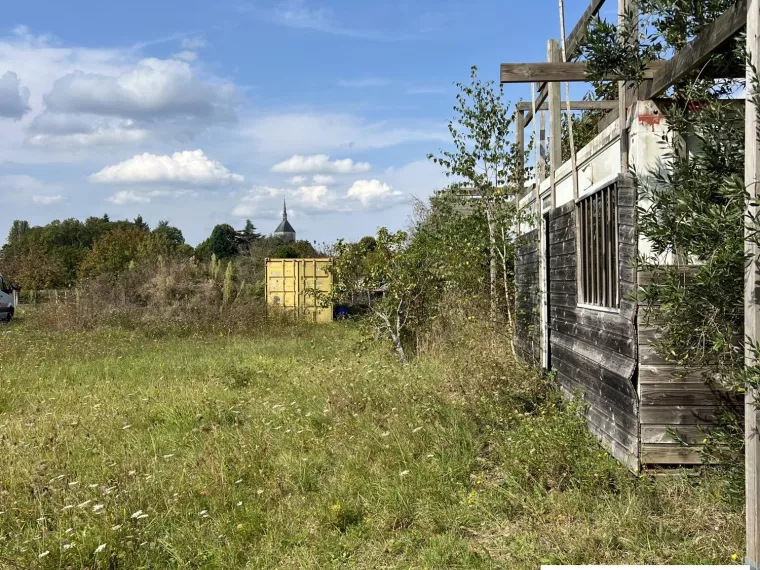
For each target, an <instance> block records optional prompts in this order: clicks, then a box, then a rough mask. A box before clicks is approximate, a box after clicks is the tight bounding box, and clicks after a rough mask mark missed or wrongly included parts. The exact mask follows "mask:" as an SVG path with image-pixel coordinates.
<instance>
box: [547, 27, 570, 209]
mask: <svg viewBox="0 0 760 570" xmlns="http://www.w3.org/2000/svg"><path fill="white" fill-rule="evenodd" d="M546 55H547V58H548V60H549V62H551V63H552V64H553V63H554V62H557V61H559V60H560V59H561V58H562V56H561V55H560V50H559V42H558V41H557V40H549V41H548V43H547V44H546ZM563 65H566V64H563ZM547 89H548V91H549V178H550V179H551V198H552V209H554V208H556V207H557V188H556V179H555V176H554V172H555V171H556V170H557V169H558V168H559V167H560V166H561V165H562V110H561V108H560V107H561V97H560V91H559V83H556V82H553V83H549V86H548V88H547Z"/></svg>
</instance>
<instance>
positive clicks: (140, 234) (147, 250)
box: [80, 226, 171, 277]
mask: <svg viewBox="0 0 760 570" xmlns="http://www.w3.org/2000/svg"><path fill="white" fill-rule="evenodd" d="M170 254H171V244H170V243H169V242H168V241H167V239H166V237H165V236H163V235H161V234H154V233H149V232H146V231H144V230H141V229H139V228H138V227H136V226H132V227H124V228H117V229H115V230H112V231H110V232H108V233H106V234H105V235H103V237H102V238H100V239H99V240H98V241H97V242H95V244H94V245H93V248H92V250H91V251H90V253H89V254H88V255H87V257H86V258H85V259H84V261H83V262H82V265H81V268H80V274H81V275H82V276H83V277H95V276H98V275H102V274H104V273H113V274H117V273H120V272H122V271H124V270H125V269H127V268H128V267H129V265H130V263H131V262H140V261H144V260H148V259H158V258H159V257H164V258H166V257H168V256H169V255H170Z"/></svg>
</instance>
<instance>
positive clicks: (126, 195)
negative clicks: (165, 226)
mask: <svg viewBox="0 0 760 570" xmlns="http://www.w3.org/2000/svg"><path fill="white" fill-rule="evenodd" d="M107 200H108V201H109V202H111V203H112V204H116V205H117V206H123V205H125V204H147V203H149V202H150V198H148V197H147V196H143V195H141V194H137V193H136V192H135V191H134V190H119V191H118V192H117V193H116V194H114V195H113V196H109V197H108V198H107Z"/></svg>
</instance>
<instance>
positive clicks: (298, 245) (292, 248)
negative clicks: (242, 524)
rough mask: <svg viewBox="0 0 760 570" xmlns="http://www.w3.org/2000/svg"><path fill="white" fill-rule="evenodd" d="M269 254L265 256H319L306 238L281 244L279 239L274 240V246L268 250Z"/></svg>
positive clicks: (301, 257) (302, 257) (285, 257)
mask: <svg viewBox="0 0 760 570" xmlns="http://www.w3.org/2000/svg"><path fill="white" fill-rule="evenodd" d="M270 251H271V254H270V255H268V256H267V257H274V258H277V259H304V258H309V257H319V254H318V253H317V250H316V249H314V246H313V245H311V243H309V242H308V241H306V240H299V241H294V242H291V243H285V244H283V243H282V242H281V241H280V240H274V248H273V249H271V250H270Z"/></svg>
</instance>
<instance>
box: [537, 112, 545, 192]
mask: <svg viewBox="0 0 760 570" xmlns="http://www.w3.org/2000/svg"><path fill="white" fill-rule="evenodd" d="M539 115H540V121H541V122H540V130H539V139H541V146H540V148H539V151H540V152H539V159H540V160H539V163H538V178H539V180H541V181H543V180H544V178H546V111H539Z"/></svg>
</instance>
